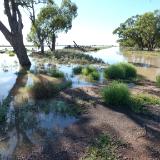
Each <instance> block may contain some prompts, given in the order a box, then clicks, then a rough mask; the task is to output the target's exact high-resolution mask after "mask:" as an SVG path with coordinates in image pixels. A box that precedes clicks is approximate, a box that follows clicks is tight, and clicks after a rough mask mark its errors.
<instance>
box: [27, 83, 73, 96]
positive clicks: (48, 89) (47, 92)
mask: <svg viewBox="0 0 160 160" xmlns="http://www.w3.org/2000/svg"><path fill="white" fill-rule="evenodd" d="M71 85H72V82H71V81H66V82H64V83H60V84H53V83H52V82H46V83H42V82H36V83H34V84H33V85H32V86H30V88H29V89H30V91H31V93H32V94H33V96H34V98H35V99H47V98H52V97H54V96H55V95H56V94H57V93H59V92H60V91H61V90H63V89H66V88H69V87H71Z"/></svg>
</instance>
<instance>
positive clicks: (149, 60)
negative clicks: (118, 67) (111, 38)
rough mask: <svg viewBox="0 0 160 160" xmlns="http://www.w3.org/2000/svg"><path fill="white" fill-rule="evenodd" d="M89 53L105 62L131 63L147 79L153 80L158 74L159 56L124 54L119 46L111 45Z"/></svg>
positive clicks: (159, 66) (159, 72)
mask: <svg viewBox="0 0 160 160" xmlns="http://www.w3.org/2000/svg"><path fill="white" fill-rule="evenodd" d="M87 54H88V53H87ZM89 54H90V55H92V56H93V57H95V58H101V59H102V60H104V62H105V63H107V64H115V63H118V62H130V63H133V64H135V66H137V71H138V73H139V74H141V75H142V76H144V77H146V78H147V79H149V80H153V81H155V79H156V76H157V75H158V74H160V56H152V55H149V56H146V55H144V54H142V55H141V54H134V53H133V54H131V55H125V54H123V51H121V50H120V48H119V47H112V48H109V49H104V50H100V51H98V52H93V53H89Z"/></svg>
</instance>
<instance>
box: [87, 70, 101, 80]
mask: <svg viewBox="0 0 160 160" xmlns="http://www.w3.org/2000/svg"><path fill="white" fill-rule="evenodd" d="M99 78H100V74H99V73H98V71H93V72H91V74H89V80H91V81H98V80H99Z"/></svg>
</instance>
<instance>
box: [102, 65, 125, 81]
mask: <svg viewBox="0 0 160 160" xmlns="http://www.w3.org/2000/svg"><path fill="white" fill-rule="evenodd" d="M104 76H105V78H109V79H124V77H125V71H124V69H123V67H122V66H120V65H111V66H109V67H108V68H107V69H105V70H104Z"/></svg>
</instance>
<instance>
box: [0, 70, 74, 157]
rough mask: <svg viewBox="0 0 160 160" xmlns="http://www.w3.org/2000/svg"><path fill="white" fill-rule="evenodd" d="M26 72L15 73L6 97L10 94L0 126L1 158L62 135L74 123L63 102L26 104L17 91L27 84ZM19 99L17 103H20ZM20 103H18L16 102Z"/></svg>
mask: <svg viewBox="0 0 160 160" xmlns="http://www.w3.org/2000/svg"><path fill="white" fill-rule="evenodd" d="M28 77H29V76H28V73H27V71H23V72H22V71H21V72H20V73H19V74H17V78H16V81H15V84H14V85H13V87H12V89H11V90H10V92H9V95H8V96H11V95H14V97H13V100H12V102H11V104H10V108H9V111H8V115H7V117H8V119H7V121H6V123H5V124H3V127H0V155H1V159H4V160H5V159H13V157H17V156H18V155H19V154H21V153H23V152H24V151H25V153H26V154H29V153H30V152H31V151H32V148H33V147H35V146H36V145H39V146H43V145H45V143H47V141H48V140H49V139H51V140H53V139H54V138H56V137H57V136H60V135H61V134H62V133H63V130H64V128H65V127H67V126H69V125H71V124H72V123H74V122H76V121H77V118H76V116H75V114H76V113H74V112H73V111H72V107H70V106H69V105H68V104H67V103H65V102H61V101H55V100H48V101H44V102H41V101H38V102H34V101H29V99H28V100H27V99H23V97H24V95H23V94H22V93H21V92H20V90H21V88H24V87H25V86H26V84H27V83H28V81H29V79H28ZM20 100H21V101H20ZM20 102H21V103H20Z"/></svg>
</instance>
